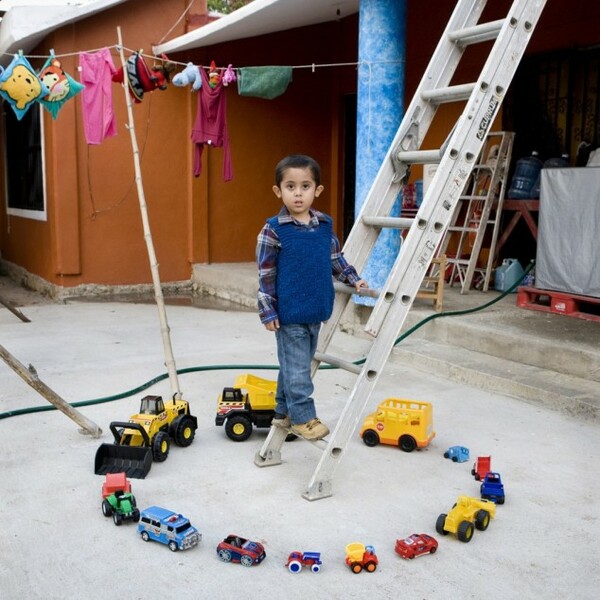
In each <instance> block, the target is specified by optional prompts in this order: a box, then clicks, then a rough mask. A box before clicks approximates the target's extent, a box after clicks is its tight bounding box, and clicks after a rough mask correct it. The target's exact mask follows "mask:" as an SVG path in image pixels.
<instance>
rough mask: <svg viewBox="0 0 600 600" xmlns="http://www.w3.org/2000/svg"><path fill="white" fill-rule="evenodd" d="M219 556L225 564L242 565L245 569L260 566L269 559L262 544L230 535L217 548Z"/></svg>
mask: <svg viewBox="0 0 600 600" xmlns="http://www.w3.org/2000/svg"><path fill="white" fill-rule="evenodd" d="M217 554H218V555H219V558H220V559H221V560H222V561H223V562H235V563H241V564H243V565H244V566H245V567H251V566H252V565H258V564H260V563H261V562H262V561H263V560H264V559H265V558H266V557H267V555H266V554H265V549H264V547H263V545H262V544H259V543H258V542H251V541H250V540H246V539H244V538H241V537H240V536H238V535H228V536H227V537H226V538H225V539H224V540H223V541H222V542H221V543H220V544H219V545H218V546H217Z"/></svg>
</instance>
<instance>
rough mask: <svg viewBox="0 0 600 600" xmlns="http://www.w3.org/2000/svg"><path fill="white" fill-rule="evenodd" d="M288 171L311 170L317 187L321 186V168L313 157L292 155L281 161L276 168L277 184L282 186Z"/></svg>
mask: <svg viewBox="0 0 600 600" xmlns="http://www.w3.org/2000/svg"><path fill="white" fill-rule="evenodd" d="M287 169H310V173H311V175H312V177H313V179H314V180H315V183H316V184H317V185H321V166H320V165H319V163H318V162H317V161H316V160H315V159H314V158H312V157H311V156H306V155H305V154H290V155H289V156H286V157H285V158H283V159H281V160H280V161H279V162H278V163H277V166H276V167H275V183H276V184H277V187H280V186H281V181H282V180H283V173H284V171H286V170H287Z"/></svg>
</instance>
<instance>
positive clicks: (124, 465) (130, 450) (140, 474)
mask: <svg viewBox="0 0 600 600" xmlns="http://www.w3.org/2000/svg"><path fill="white" fill-rule="evenodd" d="M150 467H152V450H151V449H150V448H148V447H146V446H119V445H118V444H102V445H101V446H100V447H99V448H98V450H97V451H96V460H95V463H94V472H95V473H96V475H106V473H125V474H126V475H127V477H131V478H132V479H144V478H145V477H146V475H148V472H149V471H150Z"/></svg>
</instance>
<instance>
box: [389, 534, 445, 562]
mask: <svg viewBox="0 0 600 600" xmlns="http://www.w3.org/2000/svg"><path fill="white" fill-rule="evenodd" d="M437 547H438V543H437V540H436V539H434V538H432V537H431V536H430V535H427V534H426V533H413V534H412V535H409V536H408V537H407V538H405V539H403V540H396V553H397V554H399V555H400V556H401V557H402V558H416V557H417V556H422V555H423V554H434V553H435V551H436V550H437Z"/></svg>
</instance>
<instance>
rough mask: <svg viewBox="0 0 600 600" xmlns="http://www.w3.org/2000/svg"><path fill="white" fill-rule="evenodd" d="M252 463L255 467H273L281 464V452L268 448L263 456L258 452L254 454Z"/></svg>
mask: <svg viewBox="0 0 600 600" xmlns="http://www.w3.org/2000/svg"><path fill="white" fill-rule="evenodd" d="M254 464H255V465H256V466H257V467H274V466H275V465H280V464H281V452H279V451H278V450H269V451H268V452H267V454H266V455H265V456H263V455H262V454H261V453H260V452H257V453H256V454H255V455H254Z"/></svg>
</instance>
